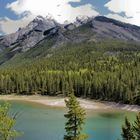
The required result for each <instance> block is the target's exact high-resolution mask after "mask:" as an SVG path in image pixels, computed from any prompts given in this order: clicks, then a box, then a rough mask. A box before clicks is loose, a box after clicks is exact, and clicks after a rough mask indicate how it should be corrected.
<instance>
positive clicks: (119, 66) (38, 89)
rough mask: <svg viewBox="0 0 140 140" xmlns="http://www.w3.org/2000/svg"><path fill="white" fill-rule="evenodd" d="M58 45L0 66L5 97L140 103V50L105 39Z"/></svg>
mask: <svg viewBox="0 0 140 140" xmlns="http://www.w3.org/2000/svg"><path fill="white" fill-rule="evenodd" d="M54 41H55V40H53V39H50V42H45V41H44V42H43V43H42V44H39V45H38V46H39V47H38V46H36V47H34V48H32V49H30V50H29V51H27V52H23V53H19V54H18V53H17V54H16V55H15V56H14V57H13V58H12V59H10V60H9V61H7V62H6V63H4V64H3V65H1V67H0V93H1V94H12V93H16V94H20V95H23V94H27V95H29V94H41V95H53V96H55V95H59V94H61V95H64V96H66V95H68V94H69V93H70V92H71V91H73V90H74V92H75V94H76V95H77V96H80V97H85V98H87V97H88V98H92V99H99V100H107V101H116V102H123V103H130V104H140V45H139V44H138V43H134V42H128V41H127V42H126V41H118V40H106V41H105V40H104V41H99V42H94V41H89V40H88V41H83V42H80V43H65V44H62V45H61V47H58V48H51V47H50V46H52V44H53V43H54Z"/></svg>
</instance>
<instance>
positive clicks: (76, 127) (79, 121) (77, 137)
mask: <svg viewBox="0 0 140 140" xmlns="http://www.w3.org/2000/svg"><path fill="white" fill-rule="evenodd" d="M65 103H66V106H67V108H68V109H69V110H68V113H67V114H65V115H64V116H65V118H66V119H67V120H68V121H67V122H66V124H65V130H66V135H64V140H84V139H86V138H87V135H86V134H81V131H82V129H83V128H82V125H83V124H84V121H85V115H86V113H85V111H84V109H82V108H81V107H80V103H79V102H78V101H77V100H76V97H75V96H74V94H71V95H70V96H69V99H68V100H65Z"/></svg>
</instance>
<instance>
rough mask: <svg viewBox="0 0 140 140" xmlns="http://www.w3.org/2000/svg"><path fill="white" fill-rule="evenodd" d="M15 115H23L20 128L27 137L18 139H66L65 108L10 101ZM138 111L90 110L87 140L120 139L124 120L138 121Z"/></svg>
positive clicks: (87, 123)
mask: <svg viewBox="0 0 140 140" xmlns="http://www.w3.org/2000/svg"><path fill="white" fill-rule="evenodd" d="M10 103H11V104H12V106H11V112H19V115H18V118H17V122H16V126H15V127H16V129H17V130H19V131H21V132H23V134H22V135H21V136H20V137H18V138H17V139H16V140H63V135H64V133H65V131H64V124H65V121H66V120H65V118H64V113H66V111H67V110H66V109H64V108H54V107H49V106H44V105H39V104H35V103H29V102H21V101H12V102H10ZM135 114H136V113H134V112H127V111H117V110H114V111H104V112H100V111H93V110H87V119H86V124H85V126H84V130H83V131H84V132H85V133H87V134H88V136H89V137H88V138H87V140H116V139H117V138H120V135H121V126H122V124H123V122H124V117H125V116H128V118H129V119H131V120H134V119H135Z"/></svg>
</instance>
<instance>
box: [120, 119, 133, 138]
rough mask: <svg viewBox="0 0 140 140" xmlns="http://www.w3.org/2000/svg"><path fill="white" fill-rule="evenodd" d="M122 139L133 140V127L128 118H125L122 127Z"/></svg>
mask: <svg viewBox="0 0 140 140" xmlns="http://www.w3.org/2000/svg"><path fill="white" fill-rule="evenodd" d="M121 135H122V139H123V140H135V136H134V132H133V127H132V125H131V123H130V122H129V120H128V118H127V117H126V118H125V124H124V125H123V126H122V134H121Z"/></svg>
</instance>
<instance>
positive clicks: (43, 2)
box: [0, 0, 140, 35]
mask: <svg viewBox="0 0 140 140" xmlns="http://www.w3.org/2000/svg"><path fill="white" fill-rule="evenodd" d="M139 5H140V0H0V35H3V34H9V33H12V32H15V31H17V30H18V28H19V27H24V26H26V25H27V24H28V23H29V22H30V21H32V20H33V19H34V18H35V17H36V16H37V15H41V16H44V17H45V16H51V17H53V18H54V19H55V20H57V21H58V22H60V23H63V22H64V21H66V20H68V21H70V22H73V21H74V20H75V18H76V17H77V16H98V15H103V16H106V17H109V18H114V19H117V20H120V21H123V22H127V23H131V24H135V25H138V26H140V6H139Z"/></svg>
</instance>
